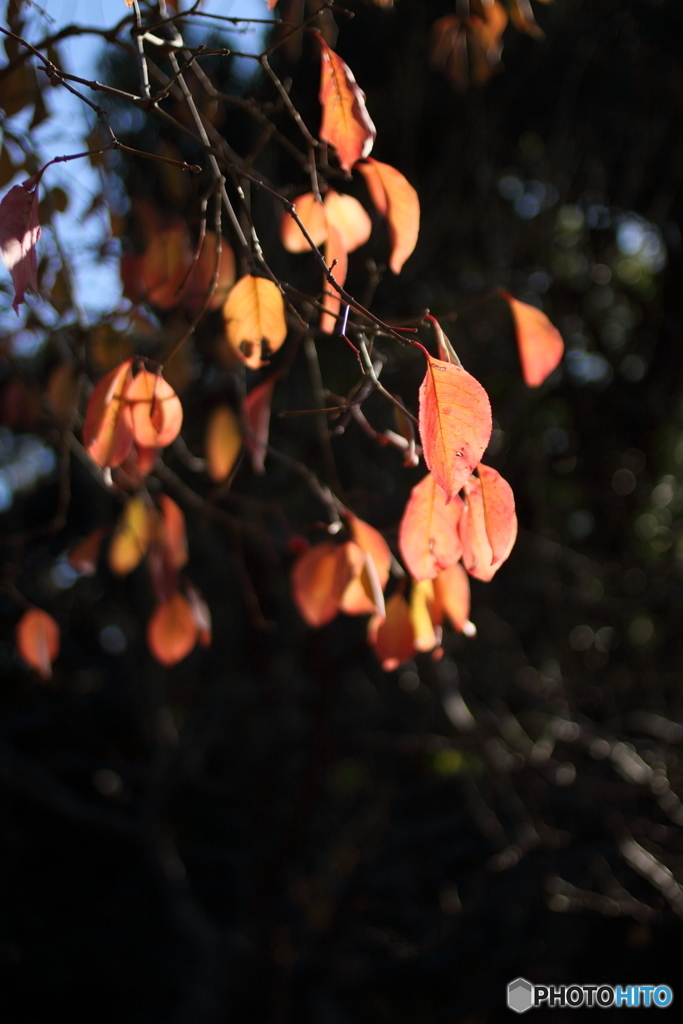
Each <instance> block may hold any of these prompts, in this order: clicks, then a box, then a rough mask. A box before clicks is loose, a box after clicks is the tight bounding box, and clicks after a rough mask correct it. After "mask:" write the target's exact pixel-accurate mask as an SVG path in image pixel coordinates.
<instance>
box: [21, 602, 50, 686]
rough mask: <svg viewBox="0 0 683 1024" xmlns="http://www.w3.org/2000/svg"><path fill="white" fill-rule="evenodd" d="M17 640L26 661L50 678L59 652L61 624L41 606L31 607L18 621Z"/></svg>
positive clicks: (42, 677) (43, 677) (43, 676)
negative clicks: (53, 663)
mask: <svg viewBox="0 0 683 1024" xmlns="http://www.w3.org/2000/svg"><path fill="white" fill-rule="evenodd" d="M16 641H17V650H18V651H19V654H20V655H21V657H22V658H23V659H24V661H25V662H26V663H27V664H28V665H30V666H31V668H34V669H36V671H37V672H38V673H39V675H40V677H41V679H50V678H51V677H52V662H53V661H54V660H55V658H56V657H57V655H58V654H59V626H58V625H57V623H56V622H55V620H54V619H53V618H52V616H51V615H48V614H47V612H44V611H42V610H41V609H40V608H31V609H29V611H27V612H25V613H24V614H23V615H22V617H21V618H20V619H19V622H18V623H17V628H16Z"/></svg>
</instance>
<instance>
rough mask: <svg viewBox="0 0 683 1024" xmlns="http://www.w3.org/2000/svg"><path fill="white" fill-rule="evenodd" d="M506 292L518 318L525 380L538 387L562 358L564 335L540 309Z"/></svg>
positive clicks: (516, 320)
mask: <svg viewBox="0 0 683 1024" xmlns="http://www.w3.org/2000/svg"><path fill="white" fill-rule="evenodd" d="M502 295H503V298H504V299H506V300H507V301H508V303H509V304H510V309H511V310H512V316H513V319H514V321H515V331H516V334H517V347H518V349H519V358H520V360H521V363H522V372H523V374H524V380H525V381H526V383H527V384H528V385H529V387H531V388H537V387H538V386H539V385H540V384H542V383H543V381H544V380H545V379H546V377H548V376H549V375H550V374H551V373H552V372H553V370H554V369H555V367H556V366H558V365H559V362H560V360H561V359H562V355H563V353H564V342H563V341H562V335H561V334H560V332H559V331H558V329H557V328H556V327H554V326H553V325H552V324H551V322H550V320H548V317H547V316H546V315H545V313H542V312H541V310H540V309H536V307H535V306H529V305H528V304H527V303H526V302H520V301H519V300H518V299H513V298H512V296H511V295H508V294H507V293H506V292H502Z"/></svg>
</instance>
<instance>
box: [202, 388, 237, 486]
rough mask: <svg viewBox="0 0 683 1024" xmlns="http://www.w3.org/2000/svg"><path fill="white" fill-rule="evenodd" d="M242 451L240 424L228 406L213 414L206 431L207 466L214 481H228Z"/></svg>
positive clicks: (222, 406) (215, 410)
mask: <svg viewBox="0 0 683 1024" xmlns="http://www.w3.org/2000/svg"><path fill="white" fill-rule="evenodd" d="M241 449H242V429H241V427H240V422H239V420H238V418H237V416H236V415H235V413H234V412H233V411H232V409H231V408H230V407H229V406H227V405H221V406H219V407H218V408H217V409H214V411H213V412H212V413H211V418H210V419H209V425H208V427H207V431H206V442H205V452H206V464H207V469H208V472H209V476H210V477H211V479H212V480H216V481H221V480H227V478H228V477H229V476H230V474H231V473H232V470H233V467H234V465H235V463H236V462H237V459H238V456H239V453H240V451H241Z"/></svg>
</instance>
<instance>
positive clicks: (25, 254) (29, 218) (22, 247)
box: [0, 178, 40, 312]
mask: <svg viewBox="0 0 683 1024" xmlns="http://www.w3.org/2000/svg"><path fill="white" fill-rule="evenodd" d="M39 238H40V225H39V224H38V186H37V185H36V184H35V179H33V178H29V179H28V180H27V181H24V182H22V184H21V185H15V186H14V187H13V188H11V189H10V190H9V192H8V193H7V195H6V196H5V197H4V199H3V200H2V202H1V203H0V252H1V253H2V258H3V260H4V262H5V266H6V267H7V269H8V270H9V272H10V274H11V275H12V282H13V284H14V301H13V302H12V308H13V309H14V310H15V312H16V311H18V307H19V305H20V303H22V302H24V301H25V300H24V293H25V292H26V289H27V288H30V289H31V290H32V291H34V292H37V291H38V255H37V252H36V245H37V244H38V239H39Z"/></svg>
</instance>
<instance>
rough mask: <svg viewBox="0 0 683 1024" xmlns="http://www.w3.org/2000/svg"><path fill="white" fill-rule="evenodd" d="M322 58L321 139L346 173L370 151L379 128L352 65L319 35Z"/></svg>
mask: <svg viewBox="0 0 683 1024" xmlns="http://www.w3.org/2000/svg"><path fill="white" fill-rule="evenodd" d="M318 42H319V43H320V47H321V50H322V53H321V61H320V103H321V105H322V108H323V117H322V124H321V125H320V138H321V139H324V140H325V142H329V143H330V144H331V145H332V146H334V147H335V149H336V150H337V156H338V158H339V163H340V164H341V166H342V168H343V169H344V170H345V171H346V173H347V174H350V173H351V168H352V167H353V165H354V164H355V163H356V161H357V160H360V158H361V157H363V156H367V155H368V153H370V151H371V149H372V147H373V144H374V141H375V138H376V136H377V131H376V129H375V126H374V124H373V123H372V121H371V120H370V115H369V114H368V111H367V107H366V106H365V93H364V92H363V91H362V89H360V88H359V86H358V84H357V83H356V79H355V78H354V75H353V72H352V71H351V68H350V67H348V65H347V64H345V63H344V61H343V60H342V59H341V57H338V56H337V54H336V53H335V52H334V50H331V49H330V47H329V46H328V45H327V43H326V42H325V41H324V40H323V38H322V36H318Z"/></svg>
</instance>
